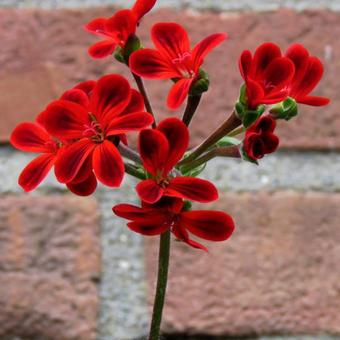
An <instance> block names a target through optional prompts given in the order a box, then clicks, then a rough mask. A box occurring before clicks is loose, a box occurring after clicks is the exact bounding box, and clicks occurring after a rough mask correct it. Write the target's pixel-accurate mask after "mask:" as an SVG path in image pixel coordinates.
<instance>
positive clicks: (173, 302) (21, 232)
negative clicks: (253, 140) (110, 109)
mask: <svg viewBox="0 0 340 340" xmlns="http://www.w3.org/2000/svg"><path fill="white" fill-rule="evenodd" d="M132 3H133V1H127V0H120V1H118V0H83V1H82V0H69V1H68V0H40V1H39V0H0V7H1V8H0V42H1V45H0V46H1V49H0V115H1V124H0V142H1V144H0V195H1V200H0V339H4V340H77V339H79V340H94V339H99V340H132V339H142V338H143V337H144V336H145V335H146V334H147V331H148V322H149V318H150V314H149V313H150V304H151V301H152V298H153V294H154V281H155V267H156V261H157V238H156V239H154V238H148V239H145V238H144V239H142V238H141V237H139V236H138V235H135V234H133V233H132V232H130V231H129V230H128V229H127V227H126V226H125V223H124V221H121V220H119V219H117V218H115V217H114V216H113V215H112V212H111V208H112V206H113V205H115V204H117V203H121V202H134V201H135V200H136V198H135V195H134V192H133V187H134V185H135V182H134V180H133V179H131V178H128V177H127V178H126V180H125V183H124V186H123V188H122V190H120V191H115V190H108V189H105V188H102V187H101V188H99V190H98V191H97V192H96V194H95V196H93V197H91V198H78V197H74V196H73V195H71V194H69V193H68V192H66V191H65V189H64V187H62V186H60V185H58V184H57V183H56V182H55V180H54V179H53V177H52V176H51V177H49V178H48V180H47V181H45V182H44V184H43V185H41V186H40V187H39V189H38V190H37V191H35V192H34V193H31V194H24V193H23V192H22V190H21V189H20V188H19V187H18V185H17V177H18V175H19V173H20V171H21V169H23V167H24V166H25V164H26V163H27V162H28V161H29V160H30V159H32V158H33V157H34V155H28V154H23V153H20V152H18V151H15V150H14V149H12V148H11V147H10V145H9V142H8V141H9V135H10V132H11V130H12V129H13V128H14V127H15V125H16V124H17V123H18V122H21V121H30V120H33V119H34V117H35V116H36V114H38V113H39V112H40V111H41V110H43V109H44V107H45V105H46V104H48V103H49V102H50V101H51V100H53V99H56V98H58V97H59V96H60V94H61V93H62V92H63V90H64V89H67V88H69V87H72V86H74V84H76V83H77V82H80V81H83V80H87V79H96V78H98V77H100V76H102V75H104V74H107V73H123V74H124V75H126V76H127V77H129V74H128V70H127V69H125V68H124V66H123V65H120V64H118V63H116V62H113V61H112V60H110V59H104V60H92V59H90V57H89V56H88V55H87V48H88V47H89V45H90V44H91V43H92V42H94V41H97V40H98V39H96V38H95V37H93V36H91V35H89V34H88V33H86V32H85V31H84V30H83V25H84V24H86V23H87V22H88V21H90V20H91V19H92V18H95V17H99V16H106V17H107V16H111V15H112V14H113V13H114V11H115V10H116V9H117V8H118V7H120V6H124V7H129V6H130V5H131V4H132ZM339 10H340V1H339V0H320V1H312V0H299V1H291V0H251V1H250V0H249V1H246V0H238V1H234V0H230V1H224V0H210V1H209V0H188V1H182V0H159V1H158V5H157V7H156V9H155V10H154V11H153V12H152V13H151V14H149V15H148V16H147V17H145V19H144V20H143V22H142V25H141V27H140V36H141V38H142V39H143V41H144V44H145V45H146V46H151V44H150V39H149V33H148V32H149V30H150V28H151V26H152V25H153V24H154V23H155V22H158V21H177V22H179V23H181V24H182V25H184V26H185V27H186V28H187V29H188V31H189V33H190V36H191V39H192V42H193V43H196V42H198V41H199V40H200V39H202V38H203V37H205V36H207V35H209V34H211V33H215V32H218V31H223V32H227V33H228V34H229V39H228V41H227V42H226V43H225V44H224V45H223V46H221V47H219V48H218V49H216V50H215V51H214V52H213V53H212V54H211V55H209V57H208V58H207V60H206V64H205V70H206V71H207V72H208V73H209V75H210V77H211V88H210V90H209V93H208V94H206V95H205V96H204V98H203V103H202V105H201V107H200V108H199V110H198V112H197V114H196V116H195V118H194V122H193V124H192V131H191V137H192V145H196V144H198V143H200V141H202V139H203V138H204V137H206V136H207V135H208V134H209V133H210V132H211V131H213V129H214V128H216V127H217V126H218V125H219V124H220V123H221V122H222V121H223V120H224V118H225V117H226V116H227V115H228V114H229V112H231V110H232V108H233V105H234V103H235V101H236V99H237V96H238V91H239V87H240V85H241V77H240V75H239V71H238V66H237V63H238V56H239V55H240V53H241V52H242V50H244V49H251V50H253V49H254V48H255V47H256V46H257V45H258V44H260V43H262V42H265V41H273V42H276V43H278V44H280V46H281V47H282V48H283V49H286V48H287V47H288V46H289V45H290V44H291V43H293V42H299V43H302V44H304V45H305V46H306V47H307V48H308V49H309V50H310V51H311V53H312V54H313V55H316V56H318V57H320V58H321V59H322V60H323V62H324V65H325V77H324V79H323V80H322V83H321V84H320V86H319V87H318V89H317V91H316V93H317V94H318V95H324V96H328V97H330V98H331V100H332V103H331V105H329V106H328V107H326V108H308V107H306V106H301V108H300V115H299V116H298V117H297V118H296V119H294V120H293V121H291V122H289V124H288V123H284V122H283V123H280V127H279V136H280V138H281V149H280V151H279V152H278V153H276V154H275V155H270V156H267V157H266V158H265V159H263V160H262V161H261V163H260V166H259V167H257V166H255V165H252V164H249V163H242V164H241V163H240V162H238V161H233V160H225V159H218V160H216V161H214V162H212V163H211V164H209V166H208V167H207V169H206V171H205V173H204V176H205V177H206V178H208V179H210V180H212V181H214V182H215V183H216V184H217V186H218V187H219V188H220V190H221V195H220V196H221V197H220V200H219V201H218V202H217V203H214V204H213V205H211V208H214V209H220V210H224V211H226V212H228V213H230V214H231V215H232V216H233V217H234V219H235V221H236V226H237V229H236V232H235V234H234V235H233V237H232V238H231V239H230V240H229V241H228V242H225V243H222V244H209V243H208V242H206V243H208V244H207V245H208V247H209V250H210V252H209V253H208V254H205V253H202V252H200V251H196V250H194V249H190V248H188V247H187V246H185V245H183V244H181V243H178V242H173V247H172V255H171V266H170V281H169V289H168V297H167V301H166V308H165V314H164V323H163V332H164V334H166V336H165V338H167V339H235V340H236V339H261V340H269V339H275V340H279V339H288V340H330V339H332V340H335V339H340V268H339V261H340V228H339V227H340V225H339V221H340V211H339V206H340V194H339V193H338V192H339V190H340V153H339V151H340V114H339V107H340V97H339V93H340V92H339V90H340V76H339V71H340V42H339V36H340V13H339V12H338V11H339ZM169 85H170V84H169V83H168V82H162V81H154V82H146V86H147V89H148V91H149V92H150V96H151V98H152V100H153V102H154V107H155V109H156V111H157V113H158V115H159V116H158V117H162V118H164V117H166V116H169V115H174V114H175V115H178V116H179V115H180V114H181V112H180V111H178V112H169V111H168V110H167V109H166V106H165V100H166V96H167V93H168V89H169Z"/></svg>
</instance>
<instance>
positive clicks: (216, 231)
mask: <svg viewBox="0 0 340 340" xmlns="http://www.w3.org/2000/svg"><path fill="white" fill-rule="evenodd" d="M183 205H184V204H183V200H181V199H179V198H172V197H163V198H162V199H161V200H160V201H159V202H158V203H156V204H153V205H151V204H147V203H145V202H142V207H137V206H134V205H130V204H119V205H117V206H115V207H113V212H114V213H115V214H116V215H117V216H119V217H122V218H125V219H127V220H130V221H131V222H129V223H128V224H127V225H128V227H129V228H130V229H131V230H133V231H135V232H137V233H140V234H142V235H146V236H154V235H159V234H162V233H164V232H165V231H167V230H169V229H170V230H171V232H172V233H173V234H174V235H175V237H176V238H177V239H179V240H181V241H183V242H185V243H187V244H189V245H190V246H192V247H194V248H198V249H202V250H205V251H207V248H206V247H204V246H203V245H202V244H200V243H198V242H196V241H194V240H191V239H190V237H189V232H190V233H192V234H193V235H195V236H198V237H200V238H202V239H204V240H208V241H215V242H219V241H225V240H227V239H228V238H229V237H230V236H231V234H232V233H233V231H234V228H235V226H234V222H233V219H232V218H231V217H230V216H229V215H227V214H226V213H224V212H221V211H208V210H197V211H183Z"/></svg>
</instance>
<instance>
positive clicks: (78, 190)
mask: <svg viewBox="0 0 340 340" xmlns="http://www.w3.org/2000/svg"><path fill="white" fill-rule="evenodd" d="M67 187H68V188H69V190H70V191H71V192H73V193H74V194H76V195H78V196H90V195H92V194H93V193H94V192H95V190H96V188H97V179H96V176H95V175H94V174H93V173H91V175H90V176H89V177H88V178H86V179H85V180H84V181H83V182H79V183H78V182H77V183H73V182H71V183H67Z"/></svg>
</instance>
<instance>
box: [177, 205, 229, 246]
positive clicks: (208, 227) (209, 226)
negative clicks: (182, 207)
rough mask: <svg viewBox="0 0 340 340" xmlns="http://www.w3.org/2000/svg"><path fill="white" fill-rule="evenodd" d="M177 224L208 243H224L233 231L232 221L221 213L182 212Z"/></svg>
mask: <svg viewBox="0 0 340 340" xmlns="http://www.w3.org/2000/svg"><path fill="white" fill-rule="evenodd" d="M179 223H180V224H182V225H183V226H184V227H185V228H186V229H188V230H189V232H191V233H192V234H194V235H196V236H198V237H200V238H203V239H205V240H209V241H225V240H227V239H228V238H229V237H230V236H231V234H232V233H233V231H234V229H235V226H234V221H233V219H232V218H231V217H230V216H229V215H227V214H225V213H224V212H221V211H204V210H201V211H188V212H183V213H182V214H181V215H180V222H179Z"/></svg>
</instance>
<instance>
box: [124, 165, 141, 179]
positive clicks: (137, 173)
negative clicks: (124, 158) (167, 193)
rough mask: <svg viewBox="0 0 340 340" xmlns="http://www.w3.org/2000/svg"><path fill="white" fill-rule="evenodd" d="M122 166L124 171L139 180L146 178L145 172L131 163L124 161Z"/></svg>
mask: <svg viewBox="0 0 340 340" xmlns="http://www.w3.org/2000/svg"><path fill="white" fill-rule="evenodd" d="M124 166H125V172H126V173H127V174H129V175H130V176H133V177H136V178H138V179H141V180H144V179H146V176H145V174H143V173H142V172H141V171H140V170H138V169H137V168H136V167H135V166H133V165H132V164H128V163H125V164H124Z"/></svg>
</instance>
